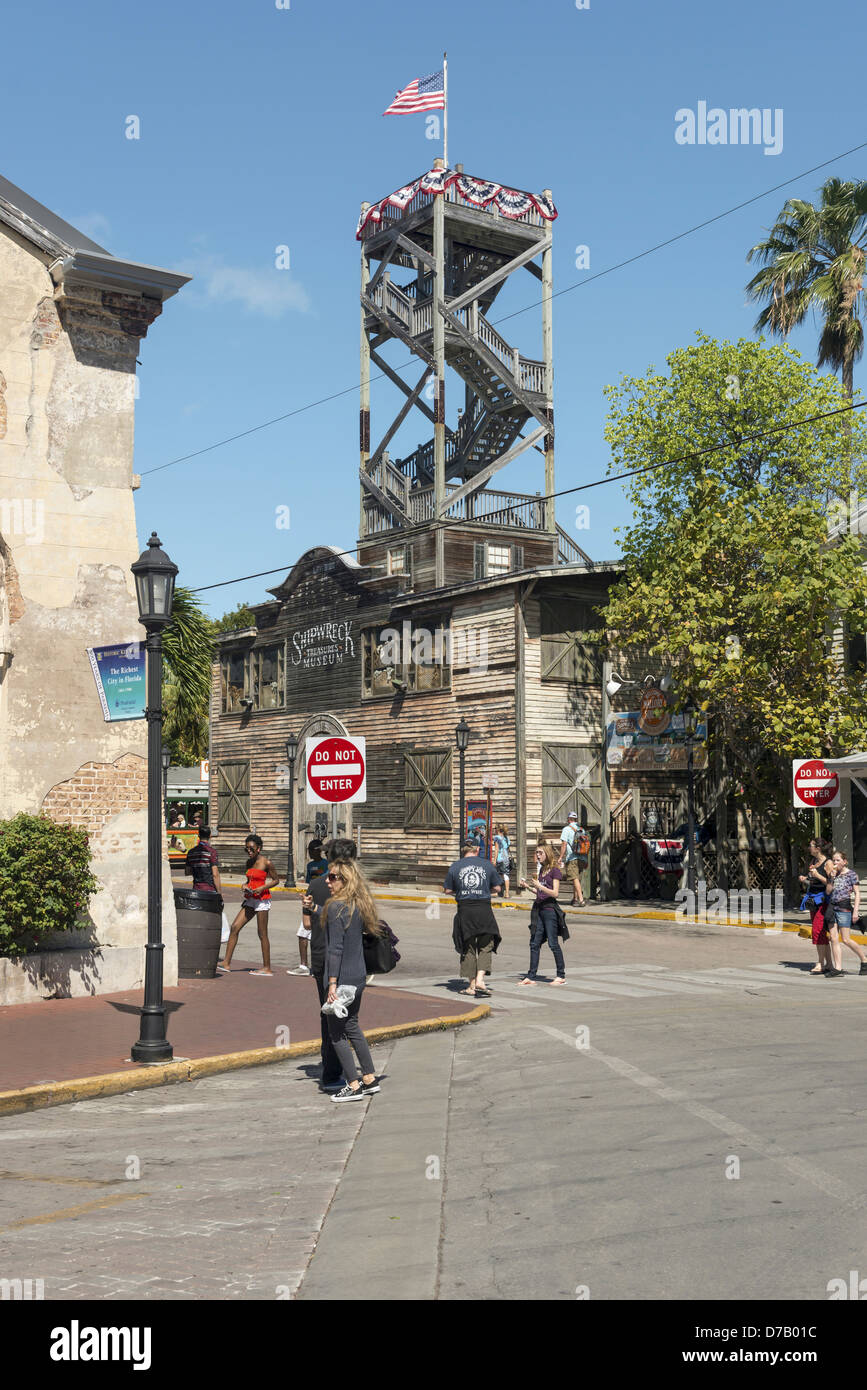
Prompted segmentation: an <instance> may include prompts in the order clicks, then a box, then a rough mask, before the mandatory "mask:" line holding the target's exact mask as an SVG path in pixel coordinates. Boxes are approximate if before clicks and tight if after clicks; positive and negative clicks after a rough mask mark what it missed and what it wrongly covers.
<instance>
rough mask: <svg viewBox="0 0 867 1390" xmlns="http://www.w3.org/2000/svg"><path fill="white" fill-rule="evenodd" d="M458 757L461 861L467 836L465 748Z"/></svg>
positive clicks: (459, 850) (459, 849) (459, 851)
mask: <svg viewBox="0 0 867 1390" xmlns="http://www.w3.org/2000/svg"><path fill="white" fill-rule="evenodd" d="M458 756H459V758H460V777H459V782H460V797H461V804H460V808H459V811H458V825H459V830H458V859H460V857H461V853H462V852H463V848H464V835H465V833H466V827H465V825H464V796H465V793H466V785H465V768H464V756H465V755H464V750H463V748H461V749H460V750H459V754H458Z"/></svg>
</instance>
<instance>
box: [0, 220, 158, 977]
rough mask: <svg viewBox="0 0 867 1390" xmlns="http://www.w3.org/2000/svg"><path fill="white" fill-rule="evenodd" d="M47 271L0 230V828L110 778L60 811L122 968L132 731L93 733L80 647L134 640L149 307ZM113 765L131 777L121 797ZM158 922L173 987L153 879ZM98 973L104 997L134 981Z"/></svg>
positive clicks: (139, 868) (133, 869)
mask: <svg viewBox="0 0 867 1390" xmlns="http://www.w3.org/2000/svg"><path fill="white" fill-rule="evenodd" d="M48 260H49V257H48V256H47V255H46V254H43V253H41V252H39V251H37V250H36V249H35V248H34V247H32V246H31V245H30V244H29V243H27V242H25V241H24V240H23V239H22V238H21V237H19V236H18V235H17V234H16V233H15V232H12V231H10V230H8V229H6V228H2V227H0V649H6V650H10V649H11V651H12V653H13V655H12V660H11V663H10V664H9V665H8V668H7V669H6V670H5V671H3V673H2V685H0V818H5V817H9V816H12V815H14V814H15V813H16V812H18V811H28V812H31V813H38V812H39V811H40V810H42V809H43V808H44V809H45V810H46V811H48V812H49V813H53V812H54V811H56V810H57V807H58V806H59V805H60V804H61V803H62V802H64V794H63V792H62V790H61V789H62V788H63V787H64V786H66V787H67V790H68V789H69V788H70V787H72V788H75V787H76V786H77V787H78V788H79V790H80V784H81V781H82V777H83V775H84V771H83V770H86V769H88V768H92V767H93V766H94V765H96V766H98V767H100V768H104V769H109V770H112V771H108V772H105V773H104V774H103V775H101V776H100V777H97V778H96V781H95V783H94V786H93V789H92V790H93V793H94V795H95V797H96V800H94V796H92V797H91V800H90V803H89V804H87V803H81V801H80V800H79V801H78V802H77V803H76V804H77V805H79V806H80V807H81V819H80V820H79V821H78V822H77V823H81V824H85V823H86V824H88V825H90V826H93V824H94V817H96V819H97V820H98V821H99V831H98V835H97V836H96V838H95V841H94V850H95V866H94V867H95V871H96V873H97V874H98V876H99V878H100V880H101V882H102V884H103V887H102V890H101V892H100V894H99V895H98V897H97V898H96V900H95V901H94V903H93V905H92V909H91V916H92V919H93V923H94V928H95V935H96V940H97V941H98V942H99V944H100V945H102V946H104V947H117V948H124V951H125V954H128V956H129V959H130V961H131V962H132V961H133V960H134V959H137V958H138V957H139V955H141V956H142V957H143V951H140V950H139V949H138V948H140V947H143V944H144V941H145V940H146V934H147V933H146V897H147V894H146V862H145V854H146V819H145V810H144V805H143V801H142V798H141V795H140V792H141V789H142V787H143V786H144V783H143V781H142V779H143V778H144V762H143V759H144V757H145V755H146V728H145V724H144V721H131V722H129V723H121V724H107V723H105V722H104V720H103V717H102V710H101V707H100V703H99V699H98V696H97V692H96V688H95V685H94V681H93V676H92V674H91V670H90V666H89V663H88V659H87V656H86V653H85V648H86V647H88V646H99V645H103V644H108V643H116V642H121V641H139V640H141V639H142V638H143V635H144V634H143V629H142V628H141V627H140V625H139V623H138V610H137V606H136V601H135V590H134V585H133V581H132V576H131V574H130V571H129V567H130V564H131V563H132V561H133V560H134V559H135V558H136V557H137V555H138V553H139V549H140V547H139V545H138V542H137V538H136V525H135V513H134V507H133V489H132V483H133V476H132V466H133V427H134V383H135V359H136V353H137V351H138V345H139V339H140V337H141V336H142V335H143V333H144V332H146V329H147V325H148V323H150V322H151V321H152V319H153V318H154V317H155V316H156V314H157V313H158V312H159V311H160V307H161V306H160V304H159V302H158V301H149V300H144V301H143V300H142V299H141V298H140V297H139V298H137V297H135V296H127V295H119V294H110V293H107V292H105V291H103V290H100V289H97V288H92V287H81V288H73V289H67V290H66V291H65V292H60V291H55V287H54V284H53V282H52V279H51V276H50V275H49V273H48ZM119 767H122V768H124V769H125V770H126V772H127V773H128V776H129V778H131V779H133V780H135V779H136V778H138V782H139V792H138V793H136V797H135V798H133V801H130V796H129V795H127V793H128V792H129V790H130V788H129V786H123V787H122V786H121V780H122V779H119V778H118V776H117V772H116V770H117V769H118V768H119ZM100 798H101V799H102V800H101V802H100ZM64 804H65V805H66V806H67V808H68V807H69V806H70V805H72V804H73V801H72V800H70V797H69V796H66V799H65V803H64ZM60 818H61V819H63V818H66V819H68V818H69V816H68V815H66V816H61V817H60ZM164 925H165V928H166V931H165V936H166V941H167V947H168V949H167V951H166V983H173V982H174V980H175V979H176V975H175V973H174V972H175V970H176V966H175V960H176V955H175V939H174V938H175V931H174V910H173V906H172V902H171V890H170V882H169V877H168V872H167V870H166V874H165V888H164ZM130 948H135V949H132V950H130ZM130 969H131V970H133V966H132V965H131V966H130ZM133 973H134V974H135V975H137V976H140V971H138V969H137V968H136V969H134V970H133ZM109 975H110V977H111V984H110V986H108V987H110V988H113V989H120V988H127V987H131V986H132V985H133V984H135V983H137V982H138V980H137V979H133V978H130V980H129V984H128V985H127V984H126V983H118V976H117V970H116V969H113V970H112V971H110V972H107V973H106V980H108V978H109ZM98 987H99V981H97V992H98ZM88 992H92V990H88Z"/></svg>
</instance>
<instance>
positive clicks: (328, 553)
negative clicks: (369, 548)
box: [250, 545, 369, 613]
mask: <svg viewBox="0 0 867 1390" xmlns="http://www.w3.org/2000/svg"><path fill="white" fill-rule="evenodd" d="M322 560H339V561H340V564H341V565H342V566H343V568H344V569H345V570H346V578H351V579H352V580H353V582H355V583H357V582H358V580H359V579H360V578H361V576H362V575H363V574H365V573H367V572H368V569H369V567H368V566H366V565H360V564H359V563H358V561H357V560H356V559H355V558H354V557H353V556H352V555H350V554H348V553H347V552H346V551H345V550H341V549H340V547H339V546H336V545H314V546H313V547H312V548H311V549H310V550H305V552H304V554H303V555H299V557H298V559H297V560H296V561H295V564H294V565H293V566H292V568H291V570H290V571H289V573H288V574H287V575H286V578H285V579H284V580H282V581H281V582H280V583H279V584H278V585H277V586H276V587H275V588H273V589H269V590H268V593H269V594H273V595H274V597H275V598H276V599H287V598H288V597H289V595H290V594H291V593H292V590H293V589H295V588H297V586H298V585H299V584H300V583H301V581H302V579H304V577H305V576H306V575H307V573H308V572H309V571H310V569H311V567H312V566H313V565H315V564H318V563H319V562H320V561H322ZM337 572H338V573H339V570H338V571H337ZM259 606H260V607H264V606H265V605H259ZM250 608H251V611H252V612H254V613H255V612H256V608H257V605H256V604H251V605H250Z"/></svg>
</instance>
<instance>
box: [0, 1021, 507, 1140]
mask: <svg viewBox="0 0 867 1390" xmlns="http://www.w3.org/2000/svg"><path fill="white" fill-rule="evenodd" d="M490 1012H491V1006H490V1004H478V1005H477V1006H476V1008H474V1009H471V1010H470V1011H469V1013H465V1014H447V1015H444V1016H443V1017H442V1018H419V1019H416V1020H415V1022H414V1023H391V1024H389V1025H388V1026H385V1027H382V1028H371V1029H369V1030H367V1031H365V1034H364V1036H365V1038H366V1039H367V1041H368V1043H371V1044H373V1045H375V1044H376V1043H383V1042H391V1041H392V1040H393V1039H395V1038H408V1037H414V1036H415V1035H417V1034H419V1033H441V1032H445V1031H447V1030H448V1029H449V1028H461V1027H463V1025H464V1024H465V1023H478V1022H479V1021H480V1020H481V1019H483V1018H487V1016H488V1014H489V1013H490ZM321 1046H322V1039H321V1038H311V1039H309V1040H308V1041H306V1042H299V1043H292V1044H291V1045H290V1046H289V1047H256V1048H253V1049H251V1050H250V1051H247V1052H225V1053H222V1054H221V1055H219V1056H216V1057H196V1058H192V1059H191V1060H189V1061H185V1062H164V1063H158V1064H156V1065H155V1066H146V1067H143V1068H142V1070H141V1071H132V1072H130V1071H111V1072H105V1073H103V1075H101V1076H78V1077H74V1078H72V1079H70V1080H69V1081H49V1082H46V1083H45V1084H43V1085H40V1086H24V1087H22V1088H21V1089H20V1090H18V1091H0V1116H3V1115H21V1114H25V1113H26V1112H28V1111H31V1110H45V1109H47V1108H48V1107H49V1106H53V1105H71V1104H72V1103H73V1102H75V1101H80V1100H95V1099H96V1098H97V1097H99V1096H117V1095H123V1094H124V1093H126V1092H129V1091H145V1090H150V1089H151V1088H152V1087H155V1086H172V1085H176V1084H177V1083H179V1082H182V1081H199V1080H201V1078H202V1077H204V1076H217V1075H218V1074H219V1073H220V1072H227V1071H240V1070H241V1069H242V1068H243V1067H262V1066H267V1065H269V1064H270V1063H272V1062H285V1061H287V1060H288V1059H289V1058H290V1057H310V1056H315V1055H316V1054H317V1053H318V1052H319V1050H320V1048H321Z"/></svg>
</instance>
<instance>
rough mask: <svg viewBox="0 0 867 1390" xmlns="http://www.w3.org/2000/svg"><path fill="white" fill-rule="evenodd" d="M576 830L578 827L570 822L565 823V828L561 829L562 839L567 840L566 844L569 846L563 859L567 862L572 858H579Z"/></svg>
mask: <svg viewBox="0 0 867 1390" xmlns="http://www.w3.org/2000/svg"><path fill="white" fill-rule="evenodd" d="M575 830H576V827H575V826H574V825H572V824H569V825H564V826H563V829H562V830H561V831H560V839H561V840H563V841H565V843H566V845H567V846H568V848H567V850H566V853H565V855H564V859H563V862H564V863H566V864H568V863H569V861H570V860H572V859H577V858H578V856H577V854H576V853H575Z"/></svg>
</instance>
